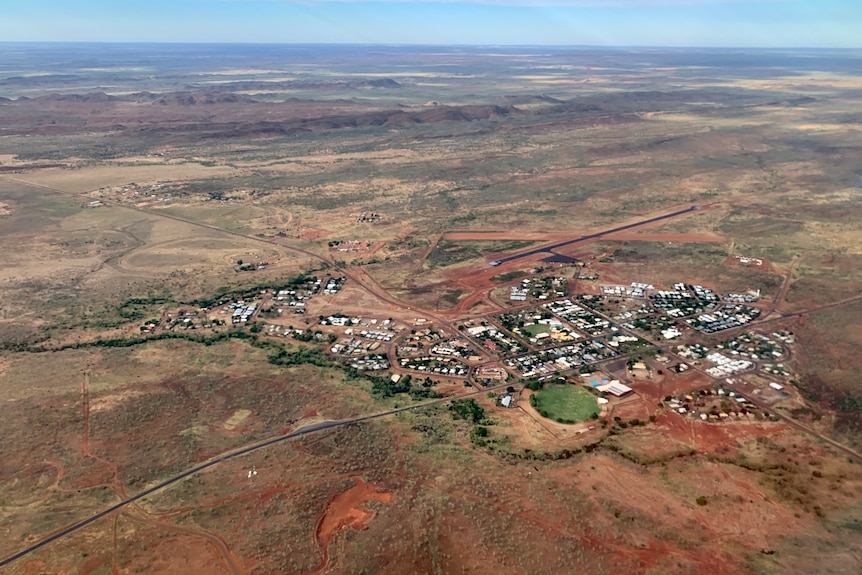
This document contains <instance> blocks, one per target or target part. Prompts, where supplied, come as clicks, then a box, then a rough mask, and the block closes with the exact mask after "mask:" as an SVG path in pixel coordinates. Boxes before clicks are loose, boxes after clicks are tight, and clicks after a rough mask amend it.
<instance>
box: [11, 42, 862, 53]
mask: <svg viewBox="0 0 862 575" xmlns="http://www.w3.org/2000/svg"><path fill="white" fill-rule="evenodd" d="M22 44H24V45H32V44H40V45H81V46H83V45H115V46H139V45H150V46H227V45H229V46H330V47H331V46H369V47H384V48H600V49H607V50H644V49H652V50H655V49H659V50H692V49H694V50H839V51H845V52H852V51H862V45H860V46H853V47H847V46H742V45H738V46H736V45H727V46H709V45H663V44H501V43H490V44H469V43H437V42H427V43H419V42H416V43H405V42H251V41H238V40H221V41H196V40H130V41H116V40H0V46H4V45H22Z"/></svg>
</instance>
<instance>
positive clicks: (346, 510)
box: [313, 477, 392, 573]
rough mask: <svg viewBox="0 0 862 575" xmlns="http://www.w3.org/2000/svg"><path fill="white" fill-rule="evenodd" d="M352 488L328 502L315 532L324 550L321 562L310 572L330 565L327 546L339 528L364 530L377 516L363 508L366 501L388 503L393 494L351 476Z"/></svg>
mask: <svg viewBox="0 0 862 575" xmlns="http://www.w3.org/2000/svg"><path fill="white" fill-rule="evenodd" d="M353 481H354V486H353V487H351V488H350V489H348V490H347V491H345V492H344V493H339V494H338V495H336V496H335V497H333V498H332V500H331V501H330V502H329V505H328V506H327V507H326V511H325V512H324V514H323V517H321V518H320V523H318V525H317V531H316V533H315V535H316V537H317V541H318V543H319V544H320V546H321V548H322V549H323V559H322V560H321V562H320V567H318V568H317V569H316V570H315V571H313V573H319V572H321V571H322V570H324V569H326V567H327V565H328V564H329V544H330V543H331V542H332V538H333V537H334V535H335V533H336V532H337V531H338V530H339V529H341V528H342V527H352V528H353V529H363V528H365V526H366V524H367V523H368V522H369V521H371V520H372V519H374V516H375V515H377V513H376V512H375V511H372V510H370V509H365V508H364V507H362V505H364V504H365V503H368V502H369V501H380V502H381V503H389V502H390V501H392V494H391V493H389V492H385V491H377V489H376V488H375V487H374V486H373V485H371V484H370V483H365V482H364V481H363V480H362V479H361V478H359V477H354V478H353Z"/></svg>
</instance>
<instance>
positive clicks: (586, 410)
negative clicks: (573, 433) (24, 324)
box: [532, 385, 601, 423]
mask: <svg viewBox="0 0 862 575" xmlns="http://www.w3.org/2000/svg"><path fill="white" fill-rule="evenodd" d="M532 397H535V398H536V403H535V406H536V410H537V411H538V412H539V413H540V414H542V415H544V416H546V417H548V418H550V419H553V420H554V421H557V422H564V423H578V422H581V421H587V420H588V419H592V418H595V417H596V416H598V415H599V412H600V411H601V410H600V409H599V407H598V404H597V403H596V397H595V396H594V395H593V394H591V393H590V392H589V391H587V390H585V389H583V388H580V387H578V386H575V385H548V386H545V387H543V388H542V389H541V390H540V391H539V392H538V393H536V394H535V395H533V396H532Z"/></svg>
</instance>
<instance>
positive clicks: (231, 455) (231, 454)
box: [0, 384, 507, 567]
mask: <svg viewBox="0 0 862 575" xmlns="http://www.w3.org/2000/svg"><path fill="white" fill-rule="evenodd" d="M506 385H507V384H501V385H498V386H494V387H487V388H484V389H481V390H477V391H474V392H471V393H467V394H463V395H459V396H453V397H444V398H441V399H435V400H433V401H426V402H424V403H420V404H417V405H408V406H406V407H400V408H398V409H390V410H389V411H383V412H380V413H375V414H372V415H364V416H362V417H355V418H353V419H341V420H337V421H321V422H317V423H312V424H309V425H306V426H304V427H300V428H299V429H296V430H294V431H291V432H290V433H287V434H285V435H278V436H276V437H270V438H269V439H264V440H263V441H258V442H256V443H252V444H249V445H246V446H243V447H240V448H239V449H236V450H233V451H228V452H226V453H223V454H221V455H219V456H217V457H214V458H212V459H208V460H207V461H205V462H203V463H201V464H199V465H196V466H194V467H192V468H190V469H187V470H186V471H183V472H182V473H179V474H178V475H174V476H173V477H170V478H168V479H165V480H164V481H162V482H160V483H157V484H156V485H153V486H152V487H148V488H147V489H144V490H143V491H141V492H140V493H138V494H136V495H133V496H131V497H129V498H127V499H124V500H123V501H120V502H119V503H115V504H114V505H111V506H110V507H108V508H106V509H104V510H102V511H100V512H98V513H96V514H95V515H91V516H90V517H88V518H86V519H83V520H81V521H79V522H78V523H74V524H72V525H69V526H67V527H64V528H63V529H61V530H60V531H57V532H56V533H53V534H51V535H49V536H48V537H46V538H45V539H42V540H41V541H38V542H36V543H34V544H33V545H31V546H29V547H27V548H26V549H22V550H21V551H18V552H17V553H14V554H12V555H9V556H8V557H4V558H3V559H0V567H5V566H7V565H9V564H10V563H13V562H14V561H17V560H18V559H21V558H22V557H24V556H26V555H29V554H30V553H33V552H34V551H37V550H39V549H41V548H42V547H45V546H46V545H49V544H51V543H53V542H55V541H57V540H59V539H62V538H63V537H66V536H67V535H70V534H72V533H74V532H76V531H79V530H81V529H83V528H84V527H87V526H88V525H90V524H92V523H95V522H96V521H98V520H100V519H103V518H105V517H107V516H109V515H111V514H112V513H115V512H117V511H120V510H122V509H123V508H125V507H128V506H129V505H131V504H132V503H135V502H137V501H140V500H141V499H143V498H144V497H147V496H148V495H152V494H153V493H155V492H157V491H161V490H162V489H165V488H166V487H170V486H171V485H173V484H175V483H177V482H179V481H182V480H183V479H185V478H187V477H190V476H192V475H195V474H197V473H200V472H201V471H204V470H206V469H209V468H210V467H214V466H216V465H218V464H219V463H223V462H225V461H230V460H231V459H236V458H237V457H241V456H243V455H247V454H249V453H252V452H254V451H258V450H260V449H263V448H265V447H269V446H271V445H275V444H277V443H282V442H284V441H287V440H289V439H294V438H296V437H300V436H303V435H308V434H311V433H316V432H318V431H323V430H325V429H332V428H335V427H342V426H344V425H351V424H354V423H362V422H365V421H372V420H375V419H382V418H384V417H389V416H391V415H395V414H398V413H403V412H406V411H413V410H417V409H423V408H426V407H430V406H432V405H439V404H442V403H446V402H448V401H451V400H453V399H461V398H464V397H471V396H475V395H478V394H480V393H487V392H489V391H495V390H499V389H504V388H505V387H506Z"/></svg>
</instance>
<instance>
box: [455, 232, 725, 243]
mask: <svg viewBox="0 0 862 575" xmlns="http://www.w3.org/2000/svg"><path fill="white" fill-rule="evenodd" d="M578 237H580V236H573V235H572V234H560V233H549V232H512V231H509V232H506V231H501V232H446V233H445V234H443V238H444V239H446V240H451V241H464V242H468V241H512V240H532V241H540V242H560V241H565V240H569V239H576V238H578ZM601 239H614V240H627V241H642V242H680V243H682V242H720V241H723V240H724V238H722V237H721V236H719V235H718V234H638V233H635V232H630V231H626V232H618V233H615V234H607V235H605V236H603V237H602V238H601ZM587 242H588V240H585V241H584V242H581V243H587ZM581 243H579V245H581Z"/></svg>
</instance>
